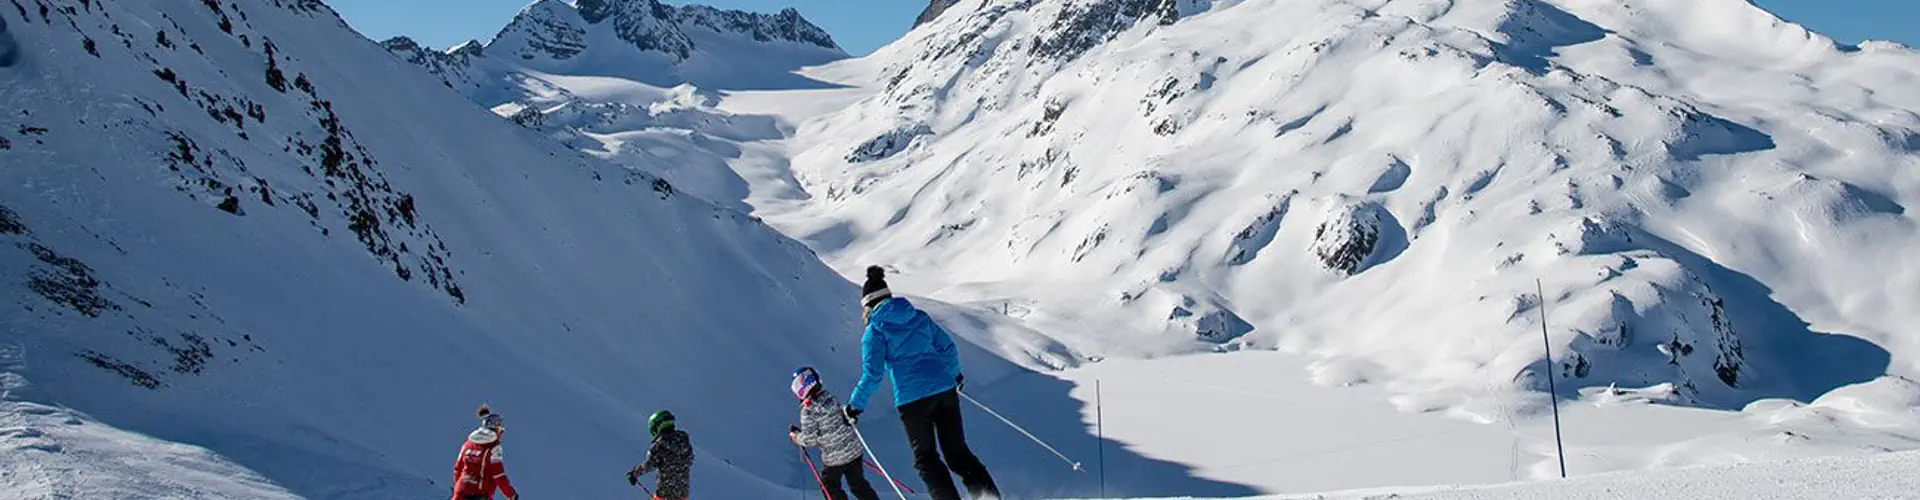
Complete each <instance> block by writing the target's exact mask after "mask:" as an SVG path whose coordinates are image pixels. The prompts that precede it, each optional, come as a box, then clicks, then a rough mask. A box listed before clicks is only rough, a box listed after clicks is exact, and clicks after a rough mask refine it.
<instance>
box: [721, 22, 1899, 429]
mask: <svg viewBox="0 0 1920 500" xmlns="http://www.w3.org/2000/svg"><path fill="white" fill-rule="evenodd" d="M821 72H822V73H836V74H843V75H852V77H853V79H848V80H838V81H841V82H845V83H847V84H849V85H857V86H861V87H864V88H868V89H871V91H872V92H873V93H872V94H871V95H869V96H867V97H865V98H863V99H861V100H860V101H859V102H858V103H856V104H853V105H850V106H846V107H845V108H844V109H839V110H834V111H832V112H830V113H829V114H827V115H825V116H820V117H816V118H813V119H811V120H808V121H806V122H804V123H803V124H802V125H800V126H799V127H798V128H797V132H796V135H795V136H794V137H793V138H792V139H790V140H789V141H788V143H787V145H788V147H789V148H791V149H790V150H791V151H793V152H794V156H793V158H792V161H791V163H792V167H793V168H792V176H793V178H794V180H795V182H796V183H797V184H798V185H799V186H801V191H803V192H805V193H807V195H808V196H807V197H806V198H805V200H804V201H803V202H798V203H773V204H766V205H764V206H762V205H756V206H762V207H763V208H762V209H761V210H760V211H759V212H758V213H759V215H761V216H763V217H765V218H766V219H767V220H768V221H770V222H771V223H773V224H774V225H775V226H777V227H780V228H781V229H782V230H783V231H785V232H787V233H788V234H792V235H795V236H796V237H799V238H801V239H803V240H805V241H807V242H808V243H809V245H810V246H812V247H814V248H815V249H816V250H818V251H820V252H821V253H822V255H823V256H824V257H826V258H827V260H828V261H829V262H831V263H833V264H835V265H836V267H840V268H842V269H852V268H856V267H857V266H859V265H861V264H863V263H869V262H887V263H891V264H893V265H895V266H897V267H898V268H899V270H900V272H901V273H903V274H905V275H910V276H915V278H913V279H916V280H918V281H920V282H923V283H926V284H927V287H926V288H923V290H927V292H926V293H928V294H929V295H932V296H936V297H940V298H942V299H943V300H948V301H953V302H963V303H1016V304H1022V308H1023V309H1025V310H1028V311H1029V313H1028V314H1026V316H1025V317H1026V318H1027V319H1028V320H1030V321H1031V322H1033V324H1035V325H1042V326H1037V328H1039V329H1040V330H1042V331H1047V332H1049V333H1053V334H1056V336H1058V337H1060V338H1062V339H1063V341H1066V342H1067V343H1068V345H1069V346H1070V347H1072V348H1074V349H1075V350H1077V351H1080V352H1085V353H1088V354H1090V355H1095V356H1121V357H1143V356H1144V357H1153V356H1161V355H1166V354H1173V353H1184V352H1197V351H1209V350H1215V349H1237V348H1275V347H1284V348H1287V349H1290V350H1298V351H1304V352H1309V353H1312V354H1315V355H1317V356H1320V357H1322V358H1324V359H1326V364H1327V372H1328V373H1329V375H1327V377H1329V378H1331V379H1336V380H1333V382H1334V383H1362V382H1377V383H1385V384H1389V385H1390V387H1391V388H1392V390H1393V391H1394V392H1395V393H1398V394H1402V395H1405V396H1407V397H1409V398H1418V399H1420V400H1421V401H1420V402H1419V403H1417V404H1413V405H1411V406H1414V407H1430V408H1461V407H1469V406H1472V405H1473V403H1472V400H1474V399H1476V398H1479V397H1481V395H1487V394H1492V395H1495V396H1494V397H1498V395H1499V394H1504V393H1506V392H1509V391H1512V390H1544V389H1545V386H1546V384H1545V380H1544V379H1543V378H1542V375H1543V374H1541V373H1538V372H1539V370H1536V369H1535V368H1536V367H1539V366H1540V365H1541V361H1542V360H1543V359H1544V357H1545V353H1544V352H1543V350H1542V349H1543V346H1542V344H1541V342H1540V341H1539V335H1540V330H1541V324H1540V322H1539V313H1540V312H1541V308H1542V306H1543V297H1541V295H1540V294H1539V293H1537V292H1536V291H1535V279H1536V278H1538V279H1540V280H1542V281H1543V282H1544V283H1543V284H1544V291H1545V297H1544V299H1545V300H1544V303H1545V304H1544V305H1545V306H1546V307H1547V308H1548V309H1549V311H1550V313H1551V315H1552V317H1551V318H1550V319H1549V324H1548V325H1547V329H1548V330H1549V332H1548V333H1549V335H1550V337H1551V341H1550V342H1549V344H1550V345H1551V346H1552V348H1553V363H1554V364H1555V365H1557V366H1558V368H1557V369H1555V370H1553V372H1554V375H1555V376H1557V377H1560V378H1562V379H1563V382H1564V383H1563V384H1561V385H1560V387H1561V388H1562V389H1563V390H1564V391H1566V392H1567V393H1568V394H1572V393H1573V392H1572V391H1574V390H1576V389H1577V388H1580V387H1593V386H1606V385H1608V384H1618V385H1619V386H1621V387H1630V388H1644V387H1667V386H1668V385H1670V387H1671V388H1672V390H1671V391H1669V394H1671V398H1670V402H1672V403H1677V404H1683V405H1702V406H1708V407H1716V408H1723V409H1738V408H1741V407H1743V406H1744V405H1745V404H1746V403H1748V402H1751V401H1755V400H1757V399H1763V398H1771V397H1791V398H1798V399H1801V400H1811V399H1812V398H1814V397H1816V396H1818V395H1820V394H1822V393H1824V392H1826V391H1828V390H1830V389H1833V388H1835V387H1840V386H1843V385H1846V384H1850V383H1857V382H1864V381H1868V380H1872V379H1873V378H1875V377H1876V376H1879V375H1881V374H1883V373H1887V372H1891V373H1894V374H1898V375H1907V376H1913V375H1916V370H1915V368H1916V365H1915V360H1914V358H1913V356H1914V355H1915V353H1917V352H1920V351H1917V350H1916V348H1917V346H1916V344H1915V343H1916V342H1920V336H1917V335H1915V333H1916V332H1915V331H1914V330H1913V328H1912V325H1914V324H1920V317H1916V316H1914V313H1913V312H1912V309H1911V308H1904V307H1900V306H1899V304H1902V303H1906V302H1910V299H1911V298H1912V297H1914V296H1916V294H1920V274H1916V272H1915V271H1914V270H1915V269H1920V266H1916V265H1914V264H1915V261H1914V254H1913V252H1911V251H1908V250H1907V249H1911V248H1916V247H1920V238H1917V236H1920V233H1917V232H1916V224H1915V219H1914V217H1915V215H1914V214H1913V213H1911V212H1910V211H1909V209H1908V207H1910V206H1913V205H1914V204H1915V203H1916V202H1920V174H1916V172H1920V168H1915V167H1916V166H1920V91H1917V90H1915V89H1920V85H1916V84H1915V82H1920V54H1917V53H1916V52H1915V51H1913V50H1912V49H1910V48H1907V47H1903V46H1899V45H1896V44H1891V43H1880V42H1873V43H1867V44H1863V45H1860V46H1857V47H1856V46H1845V45H1840V44H1837V43H1835V42H1833V41H1832V40H1831V39H1828V38H1826V37H1824V36H1821V35H1818V34H1815V33H1811V32H1808V31H1807V30H1805V29H1803V28H1801V27H1799V26H1796V25H1793V24H1791V23H1787V22H1784V21H1781V20H1779V19H1778V18H1776V17H1774V16H1772V15H1771V14H1769V13H1767V12H1765V11H1763V10H1761V9H1759V8H1757V7H1755V6H1753V5H1751V4H1749V3H1748V2H1745V1H1740V0H1710V1H1702V2H1681V3H1676V2H1659V1H1625V2H1613V1H1608V2H1601V1H1585V0H1502V1H1482V0H1310V1H1266V0H1237V1H1230V0H1222V1H1205V0H1167V1H1147V0H972V1H965V2H959V3H958V4H957V5H954V6H952V7H951V8H950V9H948V10H947V11H946V12H945V13H944V15H941V16H939V17H938V18H937V19H936V20H934V21H932V22H930V23H928V24H926V25H924V26H922V27H921V28H919V29H916V30H915V31H913V32H912V33H910V34H909V35H907V36H906V38H904V39H903V40H901V41H899V42H897V43H895V44H892V45H890V46H888V47H886V48H883V49H881V50H880V51H878V52H876V53H875V54H874V55H872V56H870V57H867V58H863V59H860V60H854V61H847V62H844V63H838V64H836V65H835V66H832V67H830V68H827V69H824V70H821ZM723 107H726V106H725V105H723ZM1048 325H1051V326H1048Z"/></svg>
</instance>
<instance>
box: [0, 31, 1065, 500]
mask: <svg viewBox="0 0 1920 500" xmlns="http://www.w3.org/2000/svg"><path fill="white" fill-rule="evenodd" d="M0 19H4V20H5V25H4V26H5V28H4V30H0V39H4V40H5V41H6V44H5V47H6V48H7V49H8V51H7V52H6V55H7V59H6V61H4V63H5V64H4V66H0V89H4V92H0V164H4V165H6V168H4V169H0V307H4V308H5V310H6V311H7V312H6V313H5V314H0V350H3V351H5V352H7V353H8V354H9V359H10V360H12V362H10V363H9V364H8V365H7V366H5V367H4V369H0V372H4V373H5V375H4V379H5V381H6V387H7V388H8V391H7V399H9V400H10V401H23V402H20V403H12V402H9V403H6V404H7V411H8V412H9V413H8V415H9V416H8V417H6V418H9V419H15V420H12V421H10V422H16V423H10V424H8V427H9V429H12V430H10V431H9V432H10V434H9V436H10V437H15V438H21V439H25V438H30V437H35V436H41V437H46V439H50V440H52V441H53V442H54V444H52V445H47V446H41V445H35V444H31V443H29V444H28V446H31V447H34V448H33V449H34V450H37V451H31V452H29V451H21V452H19V453H14V452H9V453H6V454H4V455H5V458H0V466H3V467H5V470H7V471H10V472H12V471H19V472H20V474H22V475H18V476H14V475H10V476H8V478H7V481H8V483H7V484H8V488H9V489H8V491H29V490H24V489H23V490H14V489H11V488H28V487H32V488H41V487H42V486H35V485H46V486H45V487H44V488H46V491H49V492H51V493H49V494H55V495H58V494H65V493H60V492H63V491H66V492H72V494H75V495H79V496H81V497H92V496H90V495H88V494H86V493H88V492H89V491H91V490H86V489H84V488H92V487H99V488H118V486H115V485H117V484H120V483H118V482H116V481H117V479H116V480H102V482H97V483H96V482H93V480H91V479H89V478H90V477H94V476H96V475H98V476H113V477H116V478H123V479H125V480H126V481H127V484H130V485H134V486H129V489H132V490H142V491H145V493H143V495H145V496H120V494H119V493H113V494H111V495H109V496H113V497H115V498H178V497H180V495H186V496H196V497H198V496H197V495H199V494H201V493H205V494H207V495H216V493H213V492H215V491H225V492H227V493H221V494H225V495H229V497H232V498H258V497H262V496H266V497H273V496H285V495H287V494H292V495H297V496H300V497H307V498H356V499H382V498H422V497H430V496H433V495H438V494H444V493H445V491H446V481H447V476H448V474H449V472H448V470H449V469H448V468H449V466H450V462H451V459H452V455H453V452H454V451H455V450H456V449H457V448H456V447H457V446H458V444H459V443H460V441H461V439H462V437H463V436H464V435H465V433H466V432H468V431H469V430H471V428H472V426H473V425H474V424H475V421H474V420H473V417H472V415H473V414H472V411H473V408H474V407H475V406H476V405H478V404H479V403H481V402H488V403H491V404H492V405H493V406H494V407H495V408H496V409H498V410H499V411H500V412H502V413H503V414H504V415H505V416H506V417H507V419H508V421H509V422H511V424H512V425H511V426H512V431H511V432H510V434H509V436H508V437H507V438H506V442H507V443H508V444H507V448H509V449H510V450H511V451H512V453H511V456H512V458H511V461H512V463H511V469H512V471H513V475H514V477H515V479H517V482H518V483H519V484H520V485H521V486H522V487H523V488H524V490H525V491H527V492H529V495H531V496H536V497H538V496H545V497H562V498H608V497H614V496H619V495H628V494H631V492H632V488H631V487H630V486H628V485H627V484H625V482H624V480H623V478H622V472H624V471H625V470H626V469H627V468H628V467H631V466H632V465H633V464H634V463H635V462H636V461H637V460H639V459H640V456H641V454H642V453H643V452H644V449H645V445H646V443H647V436H646V433H645V431H644V429H643V426H642V422H643V421H644V419H645V417H646V416H647V415H648V414H649V413H651V412H653V411H655V410H659V409H672V410H674V411H676V412H677V413H678V414H679V415H680V416H681V418H682V419H683V422H684V424H683V427H684V428H685V429H687V430H689V431H690V432H692V433H693V435H694V436H695V441H696V443H697V447H698V449H699V453H700V454H701V456H702V457H703V461H702V464H701V467H700V475H699V477H698V478H697V479H696V481H697V483H696V487H697V488H699V489H700V490H701V491H703V492H704V493H705V494H709V495H712V496H713V497H717V498H767V497H770V496H774V495H779V496H783V497H784V496H788V495H791V494H793V493H795V492H796V491H805V490H807V489H810V488H811V486H810V479H809V478H808V477H807V476H806V472H805V467H804V466H803V465H802V464H801V463H800V461H799V460H798V457H796V456H795V455H794V453H793V449H792V448H791V446H790V445H788V444H786V443H785V442H783V441H782V439H781V435H780V429H783V428H784V427H785V426H786V424H788V423H790V422H791V420H792V418H793V417H792V415H793V413H792V412H793V411H794V405H793V402H792V401H791V396H788V395H786V394H785V381H786V377H787V375H788V374H789V373H790V371H791V370H792V369H793V368H794V367H796V366H800V365H803V364H816V365H819V366H820V367H821V371H822V372H824V373H826V374H827V376H828V377H829V378H830V380H839V381H850V378H851V374H852V373H853V367H854V364H855V362H854V361H853V359H852V358H850V357H849V355H848V354H847V352H848V349H849V346H851V345H853V343H855V342H856V338H857V337H856V335H857V329H856V325H855V322H856V321H857V318H858V312H857V309H856V308H855V306H854V303H853V299H854V298H855V296H856V295H857V289H856V288H855V287H853V286H852V285H851V284H849V283H847V282H846V281H845V280H843V279H841V278H840V277H839V276H838V275H836V274H835V273H833V272H832V271H831V270H830V269H828V268H827V267H826V266H824V265H822V264H821V263H820V262H819V260H818V259H817V258H815V257H814V256H813V255H812V253H811V252H809V251H808V250H807V249H806V248H804V247H803V246H801V245H800V244H798V243H796V242H795V241H793V240H790V239H788V238H786V237H784V236H782V235H780V234H779V233H776V232H775V231H773V230H771V229H769V228H768V227H766V226H764V225H762V224H759V223H758V222H756V221H755V220H753V218H751V217H749V216H747V215H745V214H742V213H739V212H737V211H734V210H730V209H727V208H725V207H722V206H718V205H715V204H713V203H711V202H708V201H706V200H702V199H699V198H698V197H694V196H688V195H687V194H686V193H684V192H682V191H680V190H678V189H677V188H676V187H675V186H674V185H673V184H672V183H670V182H667V181H665V180H662V179H660V178H658V177H657V176H654V175H651V174H647V173H645V172H641V171H636V170H631V169H626V168H621V167H618V166H615V165H612V164H608V163H605V162H603V161H599V160H597V159H594V158H591V157H589V156H586V155H582V154H579V153H577V152H574V151H571V150H569V149H567V148H566V147H564V146H563V145H561V144H558V143H555V142H552V141H550V140H548V139H546V138H542V137H540V136H538V135H536V134H530V133H528V132H527V131H526V130H525V129H524V128H522V127H519V126H516V125H514V124H512V123H510V122H508V121H505V120H500V119H497V118H495V117H494V116H492V115H490V114H489V113H488V112H487V110H485V109H482V108H480V107H476V106H474V105H473V104H472V103H470V102H468V101H466V100H465V99H464V97H463V96H461V95H460V94H458V93H456V92H452V91H449V90H448V89H447V88H446V86H445V84H444V83H443V82H442V81H441V80H440V79H439V78H435V77H432V76H429V75H426V74H424V73H422V72H420V71H417V70H415V69H414V68H412V67H410V66H408V65H407V64H408V63H406V62H403V61H401V60H398V59H395V58H393V57H391V56H390V55H389V54H388V53H387V52H386V51H385V50H383V48H382V47H380V46H378V45H376V44H374V43H372V42H370V41H367V40H365V39H363V38H361V37H359V36H358V35H357V34H355V33H354V32H352V31H351V30H350V29H349V28H347V27H346V25H345V24H344V23H343V22H341V20H340V19H339V18H338V16H337V15H336V14H335V13H334V12H333V11H332V10H330V9H328V8H327V7H325V6H324V5H323V4H321V3H319V2H316V1H312V0H297V1H296V0H277V1H276V0H243V1H235V2H195V1H185V0H163V1H154V2H98V1H92V0H33V1H24V2H18V3H11V4H0ZM740 311H751V312H752V313H751V314H740ZM1024 347H1031V348H1032V350H1033V351H1034V352H1047V351H1048V349H1049V348H1048V347H1047V346H1045V345H1040V344H1023V345H1016V346H1014V347H1011V348H1009V349H1020V348H1024ZM968 355H969V356H970V357H972V358H975V359H974V360H973V361H974V365H973V366H975V367H976V369H977V370H979V371H980V372H981V373H980V375H979V376H980V377H981V382H982V383H983V384H985V383H990V382H991V381H992V380H993V379H994V378H995V377H996V376H998V375H997V374H996V371H1001V372H1011V371H1013V370H1015V369H1016V367H1015V365H1013V364H1011V363H996V362H995V361H994V359H993V358H992V357H991V356H989V355H987V354H985V353H981V352H978V351H969V354H968ZM845 383H850V382H845ZM882 399H884V398H882ZM1061 401H1062V403H1061V404H1063V405H1064V404H1070V402H1068V401H1067V400H1065V399H1062V400H1061ZM28 402H31V403H28ZM878 404H882V405H884V404H885V403H884V401H882V402H880V403H878ZM47 406H60V407H70V408H73V409H75V410H77V411H82V412H85V414H86V415H90V417H78V416H75V417H73V419H72V420H71V421H79V422H82V423H80V424H72V423H66V422H69V421H70V420H62V419H66V418H67V417H65V416H63V415H69V414H72V415H78V413H69V412H68V411H67V410H59V411H57V412H54V413H45V412H46V411H49V410H45V408H46V407H47ZM95 422H98V423H100V425H95ZM76 425H77V426H78V427H74V426H76ZM107 426H111V427H112V428H117V429H123V430H124V431H122V430H113V429H111V428H108V427H107ZM15 427H20V428H24V429H26V430H18V429H15ZM760 431H764V432H765V433H764V434H763V433H761V432H760ZM136 434H137V435H136ZM169 442H170V443H182V445H172V444H166V443H169ZM876 444H877V445H887V446H896V447H897V446H899V443H898V439H897V438H894V439H888V440H881V441H879V442H878V443H876ZM188 446H191V447H192V448H189V447H188ZM147 451H152V452H154V453H163V454H157V455H151V456H144V457H142V456H130V455H128V454H130V453H144V452H147ZM212 454H217V455H218V456H217V457H215V456H213V455H212ZM175 458H178V460H175ZM76 463H91V464H93V465H94V466H95V467H94V468H91V469H89V468H85V467H81V466H79V465H72V466H71V467H70V466H69V465H70V464H76ZM247 470H250V471H253V472H252V473H246V472H244V471H247ZM209 476H223V477H229V478H232V481H231V482H229V483H224V484H226V486H213V485H212V484H213V483H206V484H205V485H203V484H202V481H203V479H204V480H205V481H213V479H211V478H209ZM262 478H264V479H262ZM16 481H18V482H16ZM160 484H166V485H171V486H166V488H160V487H159V486H154V485H160ZM74 485H78V486H74ZM139 485H147V486H154V488H156V489H151V490H147V489H146V488H147V486H139ZM203 486H205V488H208V489H202V487H203ZM228 486H230V487H232V488H238V489H222V488H226V487H228ZM176 487H177V488H176ZM71 488H82V489H79V490H74V489H71ZM167 488H173V489H167ZM32 491H40V490H32ZM103 494H104V493H103Z"/></svg>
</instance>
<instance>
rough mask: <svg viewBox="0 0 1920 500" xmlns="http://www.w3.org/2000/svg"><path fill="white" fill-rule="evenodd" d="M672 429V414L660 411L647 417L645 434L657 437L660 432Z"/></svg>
mask: <svg viewBox="0 0 1920 500" xmlns="http://www.w3.org/2000/svg"><path fill="white" fill-rule="evenodd" d="M672 428H673V412H670V411H666V410H661V411H658V412H654V414H653V416H651V417H647V432H648V433H649V434H652V435H653V436H654V437H659V436H660V433H661V432H663V431H666V430H667V429H672Z"/></svg>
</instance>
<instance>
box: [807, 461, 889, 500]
mask: <svg viewBox="0 0 1920 500" xmlns="http://www.w3.org/2000/svg"><path fill="white" fill-rule="evenodd" d="M863 465H866V462H863V461H861V460H854V461H852V462H849V463H847V464H846V465H836V466H832V467H828V468H827V469H826V470H823V471H820V479H821V480H823V481H826V487H827V498H829V499H832V500H847V492H846V491H845V490H841V489H840V483H841V481H842V480H844V481H845V482H846V485H847V488H846V489H847V490H853V498H857V499H859V500H880V494H879V493H876V492H874V491H873V485H872V484H869V483H867V474H866V471H865V470H862V469H861V466H863Z"/></svg>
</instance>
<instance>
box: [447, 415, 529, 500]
mask: <svg viewBox="0 0 1920 500" xmlns="http://www.w3.org/2000/svg"><path fill="white" fill-rule="evenodd" d="M479 415H480V428H479V429H474V430H473V433H472V434H468V435H467V443H466V444H465V445H461V446H460V456H459V457H458V458H455V459H454V462H453V500H493V492H494V490H495V489H498V490H499V491H500V492H501V493H506V494H507V500H520V493H519V492H517V491H514V490H513V482H512V481H510V480H508V479H507V458H506V455H505V453H504V452H503V451H502V450H501V449H500V437H501V436H503V435H505V434H506V433H507V421H506V419H505V418H502V417H501V416H500V414H498V413H494V412H493V408H489V407H487V405H480V412H479Z"/></svg>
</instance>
